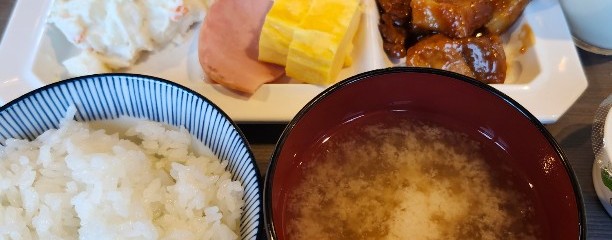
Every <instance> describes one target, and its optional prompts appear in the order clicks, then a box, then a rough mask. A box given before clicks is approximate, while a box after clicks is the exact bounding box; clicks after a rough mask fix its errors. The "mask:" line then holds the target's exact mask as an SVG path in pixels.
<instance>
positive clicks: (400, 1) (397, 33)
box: [376, 0, 410, 58]
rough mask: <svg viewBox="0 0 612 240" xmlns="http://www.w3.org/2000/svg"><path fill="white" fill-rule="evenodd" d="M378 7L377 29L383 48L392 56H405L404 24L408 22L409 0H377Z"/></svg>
mask: <svg viewBox="0 0 612 240" xmlns="http://www.w3.org/2000/svg"><path fill="white" fill-rule="evenodd" d="M376 3H377V4H378V7H379V9H380V24H379V25H378V29H379V30H380V33H381V35H382V38H383V49H384V50H385V52H386V53H387V55H389V56H390V57H393V58H402V57H404V56H406V34H407V33H406V26H407V25H408V24H409V22H410V0H377V1H376Z"/></svg>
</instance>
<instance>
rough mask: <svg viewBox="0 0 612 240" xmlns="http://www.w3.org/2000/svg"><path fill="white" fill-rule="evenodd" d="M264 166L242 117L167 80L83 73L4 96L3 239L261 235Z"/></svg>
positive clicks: (0, 160) (0, 114) (0, 113)
mask: <svg viewBox="0 0 612 240" xmlns="http://www.w3.org/2000/svg"><path fill="white" fill-rule="evenodd" d="M259 176H260V174H259V171H258V169H257V166H256V163H255V160H254V157H253V154H252V152H251V150H250V149H249V147H248V143H247V141H246V138H245V137H244V135H243V134H242V133H241V132H240V130H239V129H238V127H237V125H236V124H235V123H234V122H233V121H232V120H231V119H230V118H229V117H228V116H227V115H226V114H225V113H224V112H223V111H222V110H221V109H219V108H218V107H217V106H216V105H214V104H213V103H211V102H210V101H209V100H207V99H206V98H205V97H203V96H201V95H199V94H197V93H195V92H193V91H191V90H189V89H188V88H185V87H182V86H180V85H177V84H175V83H172V82H170V81H166V80H163V79H158V78H154V77H149V76H143V75H135V74H102V75H91V76H84V77H78V78H73V79H69V80H64V81H61V82H58V83H54V84H51V85H47V86H44V87H41V88H39V89H37V90H34V91H32V92H30V93H27V94H26V95H24V96H22V97H20V98H17V99H16V100H14V101H12V102H9V103H7V104H6V105H4V106H2V107H0V239H258V238H259V237H260V236H263V235H262V234H263V233H262V231H263V222H262V221H263V218H262V207H261V206H262V197H261V183H260V180H259Z"/></svg>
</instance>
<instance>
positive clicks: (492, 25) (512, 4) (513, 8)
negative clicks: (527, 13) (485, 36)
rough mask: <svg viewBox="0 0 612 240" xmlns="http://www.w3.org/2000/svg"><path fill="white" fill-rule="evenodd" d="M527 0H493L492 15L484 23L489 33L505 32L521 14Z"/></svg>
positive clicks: (527, 2)
mask: <svg viewBox="0 0 612 240" xmlns="http://www.w3.org/2000/svg"><path fill="white" fill-rule="evenodd" d="M527 4H529V0H495V6H494V7H493V15H492V16H493V17H492V18H491V20H490V21H489V22H488V23H487V24H485V28H486V29H487V31H489V32H490V33H495V34H501V33H503V32H505V31H506V30H507V29H508V28H509V27H510V26H512V24H513V23H514V22H515V21H516V19H518V17H519V16H521V13H522V12H523V10H525V7H527Z"/></svg>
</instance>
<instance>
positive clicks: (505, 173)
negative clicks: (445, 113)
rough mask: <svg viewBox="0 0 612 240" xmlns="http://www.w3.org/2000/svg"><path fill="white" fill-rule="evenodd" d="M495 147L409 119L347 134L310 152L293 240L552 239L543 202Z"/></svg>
mask: <svg viewBox="0 0 612 240" xmlns="http://www.w3.org/2000/svg"><path fill="white" fill-rule="evenodd" d="M398 119H400V120H398ZM485 144H490V145H489V146H488V148H489V149H488V150H486V151H489V152H488V153H487V154H484V153H485V152H486V151H485V147H484V146H485ZM491 145H493V143H490V142H489V143H487V142H486V141H482V140H481V139H478V140H477V139H476V138H475V137H474V136H473V135H468V134H466V133H462V132H456V131H453V130H451V129H448V128H445V127H443V126H441V125H437V124H435V123H433V122H427V121H420V120H415V119H410V118H408V117H407V115H406V114H400V113H398V114H380V115H376V116H372V117H366V118H363V119H358V120H355V121H353V122H351V123H348V124H345V125H344V126H342V127H341V129H340V130H339V131H337V132H336V133H335V134H334V135H331V136H328V137H327V138H324V139H322V140H321V143H320V144H318V145H316V146H315V149H314V150H310V151H309V152H312V153H313V154H312V156H311V157H312V159H310V160H308V161H304V162H305V165H304V166H303V168H302V170H303V171H302V172H301V176H300V177H299V180H298V181H299V182H298V184H297V186H298V187H297V188H296V189H294V190H293V191H290V192H289V193H288V198H287V199H288V200H287V202H286V206H285V209H286V210H287V211H288V212H287V214H286V215H285V217H284V222H285V226H286V229H285V236H286V237H288V239H351V240H353V239H543V238H546V236H545V235H544V232H545V231H544V227H545V226H543V225H542V224H540V223H539V222H541V221H538V220H537V219H538V217H537V214H538V213H537V212H536V209H537V207H536V204H538V203H537V202H538V201H536V199H537V197H536V196H535V195H534V194H535V193H534V192H533V191H532V190H531V189H530V188H529V183H528V182H527V181H526V180H525V179H524V178H521V177H520V176H522V175H521V174H520V173H518V172H517V171H516V170H514V169H513V168H512V166H511V164H508V162H509V161H507V160H509V159H503V158H509V156H507V155H504V154H503V151H502V150H501V149H500V150H499V151H500V153H498V154H490V151H491V150H490V148H491ZM492 156H493V157H492ZM489 158H501V159H489Z"/></svg>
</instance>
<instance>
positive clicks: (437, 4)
mask: <svg viewBox="0 0 612 240" xmlns="http://www.w3.org/2000/svg"><path fill="white" fill-rule="evenodd" d="M496 1H499V0H496ZM410 7H411V8H412V24H414V25H415V26H416V27H418V28H421V29H425V30H430V31H434V32H438V33H443V34H445V35H447V36H449V37H452V38H464V37H469V36H472V35H473V34H474V32H475V31H476V30H477V29H479V28H481V27H482V26H484V24H486V23H487V22H489V20H490V19H491V17H492V13H493V8H494V3H493V1H492V0H412V1H411V3H410Z"/></svg>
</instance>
